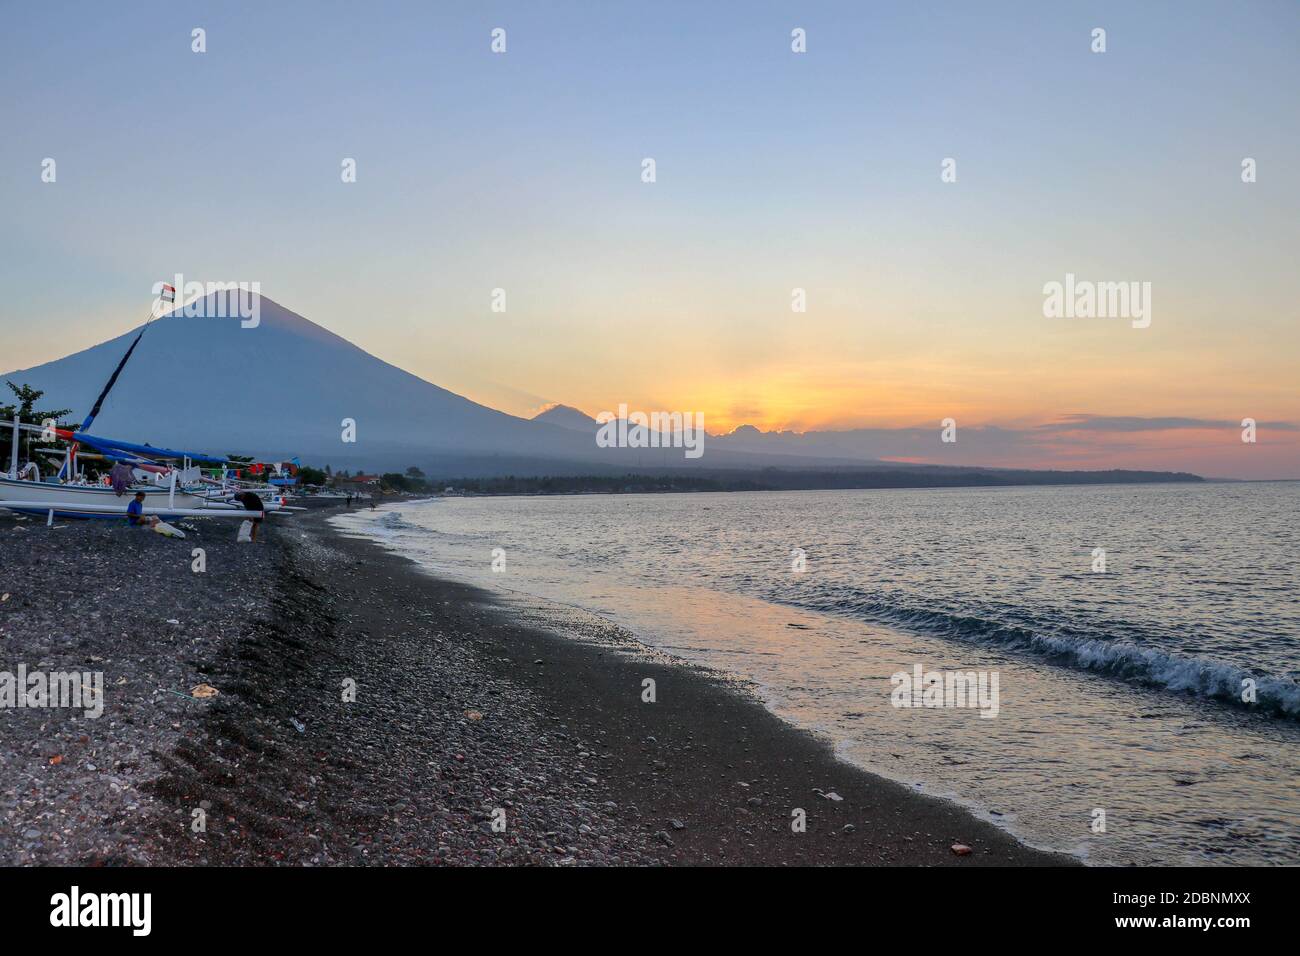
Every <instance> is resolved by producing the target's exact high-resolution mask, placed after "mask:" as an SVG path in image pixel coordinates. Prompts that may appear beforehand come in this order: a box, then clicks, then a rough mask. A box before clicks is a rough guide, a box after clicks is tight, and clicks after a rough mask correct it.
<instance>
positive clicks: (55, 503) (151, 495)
mask: <svg viewBox="0 0 1300 956" xmlns="http://www.w3.org/2000/svg"><path fill="white" fill-rule="evenodd" d="M137 491H143V492H144V506H145V507H146V508H148V509H149V510H150V513H151V514H156V515H159V516H160V517H162V518H166V517H168V516H169V515H171V516H173V517H184V515H183V514H182V513H181V512H185V511H192V510H194V509H199V508H205V509H210V510H212V511H228V510H231V509H230V506H229V505H226V504H222V503H220V502H215V501H208V500H207V499H205V498H200V497H198V496H197V495H192V494H189V493H188V492H184V491H177V492H176V496H175V498H174V499H173V498H171V497H170V494H171V493H170V491H169V489H167V488H129V489H127V490H126V491H124V492H123V493H122V495H121V497H118V495H117V493H116V492H114V491H113V489H112V488H97V487H93V486H83V485H56V484H53V483H51V482H43V481H15V480H14V479H12V478H4V477H0V508H10V507H11V506H10V505H9V504H7V503H6V502H21V503H22V506H21V507H12V510H14V511H22V512H26V513H28V514H40V515H46V514H49V512H50V511H51V510H52V511H53V512H54V515H55V517H59V518H116V517H118V516H119V515H120V516H125V515H126V506H127V505H129V504H130V503H131V501H132V499H133V498H134V497H135V493H136V492H137ZM33 505H39V507H32V506H33ZM78 505H92V506H94V508H95V509H96V510H84V511H79V510H78ZM119 505H120V506H121V507H120V510H111V511H107V512H104V511H101V510H99V509H102V508H114V509H116V506H119ZM168 508H173V509H177V510H176V511H168V510H167V509H168Z"/></svg>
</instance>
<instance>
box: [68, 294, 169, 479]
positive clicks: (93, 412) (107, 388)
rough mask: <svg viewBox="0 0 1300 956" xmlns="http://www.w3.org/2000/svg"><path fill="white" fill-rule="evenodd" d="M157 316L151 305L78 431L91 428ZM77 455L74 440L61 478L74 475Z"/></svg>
mask: <svg viewBox="0 0 1300 956" xmlns="http://www.w3.org/2000/svg"><path fill="white" fill-rule="evenodd" d="M175 295H176V292H175V290H174V289H173V290H172V296H173V298H172V303H173V304H175V302H176V299H175ZM155 318H157V315H156V313H155V311H154V308H153V307H152V306H150V308H149V318H148V319H146V320H145V323H144V325H142V326H141V327H140V334H139V335H137V336H136V337H135V341H134V342H132V343H131V347H130V348H128V349H127V350H126V354H125V355H123V356H122V361H120V362H118V363H117V368H115V369H113V374H112V375H110V376H109V377H108V382H107V383H106V384H105V385H104V389H103V391H101V392H100V393H99V398H97V399H95V404H94V405H93V406H91V409H90V413H89V414H88V415H86V420H85V421H83V422H82V423H81V428H79V429H77V430H78V431H83V432H84V431H89V430H90V425H91V423H92V422H94V420H95V418H96V416H97V415H99V411H100V409H102V408H103V407H104V399H106V398H107V397H108V393H109V392H111V391H112V390H113V386H114V385H116V384H117V377H118V376H119V375H121V374H122V369H124V368H126V363H127V362H128V361H129V360H130V358H131V353H132V352H134V351H135V347H136V346H137V345H139V344H140V340H141V339H142V338H144V334H145V332H147V331H149V323H151V322H152V321H153V320H154V319H155ZM76 455H77V443H76V442H73V444H72V446H71V447H70V448H69V449H68V460H67V461H66V462H64V464H63V467H62V468H60V469H59V477H60V478H71V477H72V472H71V470H70V466H71V465H72V462H73V460H74V459H75V458H76ZM65 473H66V474H65Z"/></svg>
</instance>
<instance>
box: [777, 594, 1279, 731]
mask: <svg viewBox="0 0 1300 956" xmlns="http://www.w3.org/2000/svg"><path fill="white" fill-rule="evenodd" d="M799 604H800V605H801V606H804V607H808V608H809V609H811V610H817V611H823V612H829V613H837V614H847V615H850V616H853V617H859V618H865V619H867V620H871V621H875V622H878V623H882V624H890V625H895V626H899V627H903V628H915V629H917V630H921V631H924V632H926V633H929V634H935V635H938V636H940V637H946V638H951V639H955V640H961V641H967V642H971V643H977V644H992V645H997V646H999V647H1004V648H1010V649H1013V650H1018V651H1026V652H1029V653H1032V654H1034V655H1037V656H1039V657H1043V658H1046V659H1047V660H1048V661H1050V662H1051V663H1052V664H1055V665H1057V666H1065V667H1072V668H1076V669H1078V670H1086V671H1092V672H1094V673H1100V674H1104V675H1106V676H1108V677H1111V678H1115V679H1117V680H1122V681H1126V682H1128V683H1131V684H1136V685H1139V686H1142V687H1153V688H1158V689H1160V690H1164V691H1170V692H1175V693H1183V694H1188V695H1191V696H1195V697H1202V698H1205V699H1208V700H1216V701H1220V702H1222V703H1226V704H1233V705H1236V706H1238V707H1242V708H1247V709H1250V710H1255V711H1260V712H1263V713H1266V714H1268V715H1270V716H1275V717H1283V718H1290V719H1293V720H1300V684H1297V683H1296V682H1295V681H1293V680H1291V679H1289V678H1287V677H1279V676H1276V675H1270V674H1258V673H1253V672H1251V671H1249V670H1246V669H1244V668H1241V667H1237V666H1235V665H1231V664H1226V663H1223V662H1220V661H1214V660H1209V659H1206V658H1203V657H1194V656H1188V655H1181V654H1176V653H1171V652H1169V651H1165V650H1161V649H1157V648H1152V647H1142V646H1139V645H1138V644H1135V643H1133V642H1132V641H1131V640H1128V639H1123V638H1120V639H1115V638H1107V637H1097V636H1084V635H1080V634H1070V633H1065V632H1057V633H1049V632H1048V631H1046V630H1040V629H1036V628H1029V627H1024V626H1021V625H1017V624H1011V623H1007V622H1004V621H997V620H994V619H991V618H984V617H977V616H972V615H962V614H952V613H948V612H945V611H936V610H920V609H915V608H906V607H901V606H899V605H898V604H896V603H894V602H892V601H888V602H887V601H878V600H863V599H858V600H850V601H845V600H834V601H812V602H803V601H801V602H799ZM1247 679H1249V680H1252V681H1254V682H1255V694H1256V702H1255V703H1252V704H1246V703H1244V702H1243V701H1242V690H1243V681H1245V680H1247Z"/></svg>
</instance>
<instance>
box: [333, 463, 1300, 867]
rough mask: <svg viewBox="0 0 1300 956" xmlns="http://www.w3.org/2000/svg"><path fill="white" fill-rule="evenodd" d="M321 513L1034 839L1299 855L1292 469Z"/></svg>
mask: <svg viewBox="0 0 1300 956" xmlns="http://www.w3.org/2000/svg"><path fill="white" fill-rule="evenodd" d="M332 520H334V521H335V522H336V524H338V525H339V526H340V527H341V528H342V529H343V530H344V531H345V532H347V533H349V534H356V535H362V536H366V537H369V538H372V539H373V540H375V541H377V542H379V543H380V544H382V545H383V546H384V547H386V548H388V549H391V550H392V551H395V552H397V553H399V554H403V555H405V556H407V557H409V558H410V559H412V560H413V561H415V562H416V563H417V564H419V565H420V566H421V567H423V568H425V569H427V570H428V571H429V572H430V573H432V574H435V575H439V576H445V577H452V578H456V579H459V580H463V581H467V582H470V583H473V584H477V585H480V586H482V587H485V588H488V589H490V590H492V591H494V592H496V593H497V594H498V595H499V596H500V598H501V599H502V600H503V601H506V602H509V601H511V600H516V601H518V600H522V599H523V597H525V596H526V597H527V598H528V599H530V600H542V601H545V602H552V603H554V604H556V605H557V606H567V607H577V608H583V609H586V610H587V611H590V612H591V613H593V614H596V615H599V616H600V617H602V618H605V619H607V620H609V621H610V622H612V623H614V624H616V625H618V626H619V627H621V628H623V629H625V630H626V631H628V632H631V634H633V635H635V637H636V639H637V641H639V642H640V643H641V644H644V645H646V646H647V647H649V648H652V649H654V650H655V651H658V652H662V653H666V654H669V655H672V656H674V657H676V658H678V659H680V660H682V661H685V662H689V663H691V664H695V665H702V666H704V667H707V668H711V669H713V670H715V671H717V672H720V673H723V674H726V675H728V676H731V677H734V678H736V679H738V680H741V681H744V682H745V683H747V684H748V685H750V686H751V687H752V688H753V690H754V692H755V693H757V694H758V695H759V696H760V697H761V699H762V700H763V702H764V703H765V704H766V706H767V707H768V708H769V709H770V710H771V711H773V712H774V713H776V714H777V715H779V716H780V717H781V718H783V719H785V720H787V721H789V722H790V723H792V724H796V725H798V726H800V727H804V728H807V729H809V730H811V731H813V732H814V733H816V734H818V735H820V736H822V737H823V738H825V739H826V740H828V741H830V742H831V743H832V744H833V745H834V747H835V748H836V752H837V753H838V755H839V756H840V757H841V759H843V760H845V761H847V762H849V763H851V764H855V765H857V766H860V767H862V768H864V769H866V770H868V771H870V772H872V773H875V774H878V775H881V776H885V777H888V778H891V779H894V780H897V781H901V782H903V783H905V784H908V785H910V786H912V787H914V788H916V789H917V790H920V791H923V792H925V793H929V794H933V795H936V796H939V797H943V798H946V799H950V800H953V801H956V802H958V803H960V804H962V805H963V806H965V807H967V808H969V809H970V810H971V811H972V812H974V813H975V814H976V815H978V816H980V817H982V818H984V819H987V820H989V821H991V822H993V823H995V824H996V825H998V826H1000V827H1003V828H1005V829H1007V830H1008V831H1010V832H1011V833H1013V834H1014V835H1016V836H1017V837H1018V838H1020V839H1021V840H1022V841H1024V842H1025V843H1028V844H1030V845H1033V846H1037V847H1042V848H1046V849H1052V850H1057V851H1060V852H1064V853H1068V854H1072V855H1074V856H1076V857H1078V858H1079V859H1081V860H1084V861H1086V862H1088V863H1092V864H1101V865H1127V864H1192V865H1206V864H1210V865H1233V864H1237V865H1243V864H1292V865H1295V864H1300V483H1290V482H1258V483H1256V482H1251V483H1237V482H1206V483H1169V484H1141V485H1081V486H1052V487H1014V488H971V489H916V490H898V489H882V490H850V491H791V492H755V493H707V494H644V495H641V494H625V495H571V496H569V495H565V496H526V497H444V498H438V499H432V500H426V501H411V502H405V503H400V504H396V505H390V506H386V507H385V508H383V509H381V510H378V511H365V512H354V513H351V514H342V515H339V516H338V517H336V518H334V519H332ZM869 824H870V821H864V825H868V826H869Z"/></svg>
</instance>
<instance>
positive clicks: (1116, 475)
mask: <svg viewBox="0 0 1300 956" xmlns="http://www.w3.org/2000/svg"><path fill="white" fill-rule="evenodd" d="M1204 481H1206V479H1205V478H1202V477H1201V476H1200V475H1192V474H1188V473H1186V472H1166V471H1124V470H1111V471H1030V470H1024V469H991V468H990V469H984V468H951V467H943V466H932V467H927V466H921V467H917V468H908V467H902V468H877V469H871V470H857V469H843V470H836V469H819V470H815V471H810V470H804V469H797V470H796V469H788V470H787V469H779V468H764V469H759V470H753V471H749V470H746V471H717V472H712V473H709V474H703V475H701V474H699V473H694V472H693V473H689V474H687V473H677V472H668V473H654V474H642V473H633V472H629V473H627V474H623V475H533V476H516V475H507V476H498V477H482V478H448V479H440V478H439V479H433V480H431V481H429V482H428V485H429V490H434V489H438V490H441V489H442V488H443V487H448V488H453V489H455V492H457V493H462V494H474V495H572V494H659V493H662V494H667V493H681V492H693V491H698V492H719V491H834V490H859V489H860V490H866V489H878V488H986V487H987V488H998V487H1011V486H1018V485H1019V486H1023V485H1112V484H1153V483H1161V482H1180V483H1183V482H1204Z"/></svg>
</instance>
